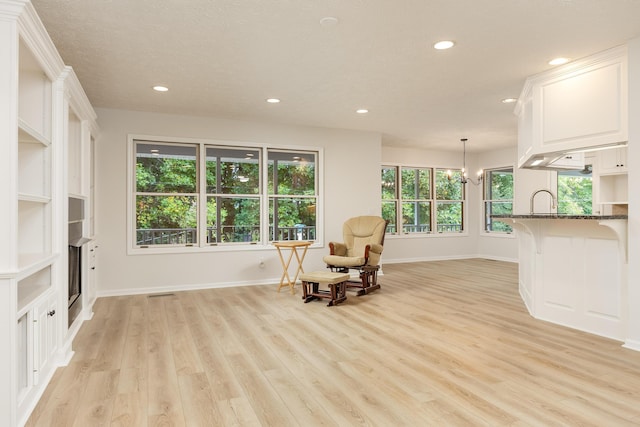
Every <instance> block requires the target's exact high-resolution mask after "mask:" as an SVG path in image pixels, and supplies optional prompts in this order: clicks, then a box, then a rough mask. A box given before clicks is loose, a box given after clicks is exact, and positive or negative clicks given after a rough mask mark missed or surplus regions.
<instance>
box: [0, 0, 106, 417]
mask: <svg viewBox="0 0 640 427" xmlns="http://www.w3.org/2000/svg"><path fill="white" fill-rule="evenodd" d="M0 93H2V97H0V152H1V153H2V155H0V200H1V204H2V209H0V341H1V342H2V343H3V345H2V346H0V425H2V426H15V425H22V424H24V422H25V421H26V420H27V418H28V416H29V414H30V412H31V411H32V409H33V408H34V406H35V404H36V403H37V401H38V399H39V397H40V396H41V394H42V392H43V391H44V388H45V387H46V385H47V383H48V382H49V380H50V379H51V377H52V375H53V373H54V371H55V368H56V367H57V366H60V365H61V364H63V363H65V362H66V361H68V358H69V357H70V356H71V354H72V352H71V340H72V338H73V337H72V336H71V334H70V329H69V327H68V324H67V296H68V295H67V281H68V265H67V196H68V194H69V191H70V189H71V188H73V191H74V192H77V194H78V195H79V196H81V197H84V198H87V199H88V198H89V197H90V194H89V190H88V189H89V181H88V172H87V170H88V168H89V167H90V166H87V165H85V162H84V158H83V157H82V156H83V155H85V156H86V154H84V153H88V152H89V151H88V148H87V147H89V142H90V140H91V134H92V133H93V134H94V135H95V133H96V127H95V113H94V112H93V109H92V108H91V106H90V105H89V103H88V100H87V98H86V95H85V94H84V92H83V91H82V88H81V87H80V85H79V82H78V81H77V78H76V77H75V74H74V73H73V70H72V69H71V68H70V67H66V66H65V65H64V63H63V61H62V59H61V58H60V56H59V55H58V52H57V51H56V49H55V47H54V45H53V43H52V42H51V40H50V38H49V36H48V35H47V33H46V30H45V29H44V27H43V25H42V23H41V21H40V19H39V18H38V16H37V14H36V12H35V9H34V8H33V6H32V4H31V3H30V2H28V1H26V0H25V1H23V0H12V1H6V0H0ZM70 148H71V149H72V150H75V151H74V152H77V153H78V157H77V163H76V164H75V165H70V164H69V159H68V158H67V150H69V149H70ZM86 163H87V164H88V163H89V162H86ZM68 177H71V178H72V179H73V184H72V183H71V181H70V180H69V178H68ZM87 306H88V305H87ZM89 309H90V308H89Z"/></svg>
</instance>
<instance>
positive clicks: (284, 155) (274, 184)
mask: <svg viewBox="0 0 640 427" xmlns="http://www.w3.org/2000/svg"><path fill="white" fill-rule="evenodd" d="M315 173H316V153H313V152H308V151H305V152H294V151H269V181H268V183H269V194H289V195H298V196H312V195H315V194H316V176H315Z"/></svg>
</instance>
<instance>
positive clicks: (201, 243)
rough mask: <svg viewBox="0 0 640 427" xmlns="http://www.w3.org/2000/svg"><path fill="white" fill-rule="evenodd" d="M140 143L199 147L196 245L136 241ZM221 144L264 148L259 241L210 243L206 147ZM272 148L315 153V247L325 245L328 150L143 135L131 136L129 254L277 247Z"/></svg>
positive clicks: (262, 150)
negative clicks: (270, 173)
mask: <svg viewBox="0 0 640 427" xmlns="http://www.w3.org/2000/svg"><path fill="white" fill-rule="evenodd" d="M136 143H149V144H163V143H164V144H169V145H177V144H185V145H192V146H193V145H195V146H197V160H196V167H197V182H196V186H197V190H198V196H197V197H198V198H199V203H198V206H197V225H196V228H197V231H196V232H197V235H198V242H197V243H194V244H188V245H185V244H171V245H149V246H146V247H145V245H137V244H136V220H137V218H136V203H135V201H136V195H137V188H136V184H137V179H136V163H137V153H136ZM212 146H213V147H221V148H231V149H243V148H246V149H251V150H259V151H260V177H259V178H260V184H259V192H258V194H255V195H251V196H252V197H254V196H255V197H258V198H259V200H260V202H259V203H260V239H259V241H257V242H228V243H220V242H218V243H213V244H209V243H208V242H206V237H205V236H206V232H207V230H206V225H207V219H206V218H207V216H206V215H207V204H206V202H205V203H202V202H201V201H202V200H205V201H206V200H207V198H208V197H209V196H212V194H208V193H207V183H206V149H207V147H209V148H210V147H212ZM269 150H278V151H295V152H310V153H313V154H314V155H315V161H316V163H315V198H316V224H315V227H316V232H315V239H314V240H313V243H312V245H311V247H323V246H324V241H323V236H324V217H323V212H324V209H323V204H324V177H323V174H324V149H323V148H322V147H316V146H304V145H286V144H264V143H255V142H245V141H229V140H216V139H200V138H182V137H165V136H150V135H140V134H128V135H127V173H126V176H127V191H126V197H127V220H126V221H127V254H128V255H138V254H167V253H200V252H217V251H247V250H264V249H266V248H270V247H273V245H272V241H271V240H270V238H269V228H270V224H269V214H270V213H269V194H268V179H267V173H268V152H269ZM227 196H231V197H235V196H242V195H241V194H227Z"/></svg>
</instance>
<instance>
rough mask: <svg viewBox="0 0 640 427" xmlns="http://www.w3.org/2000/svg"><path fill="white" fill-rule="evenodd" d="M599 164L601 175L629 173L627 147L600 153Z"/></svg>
mask: <svg viewBox="0 0 640 427" xmlns="http://www.w3.org/2000/svg"><path fill="white" fill-rule="evenodd" d="M598 164H599V166H600V167H599V171H598V172H599V174H601V175H606V174H619V173H624V172H627V147H620V148H612V149H609V150H602V151H600V152H598Z"/></svg>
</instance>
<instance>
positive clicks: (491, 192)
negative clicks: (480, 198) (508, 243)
mask: <svg viewBox="0 0 640 427" xmlns="http://www.w3.org/2000/svg"><path fill="white" fill-rule="evenodd" d="M512 212H513V168H511V167H509V168H500V169H489V170H486V171H485V172H484V231H486V232H487V233H511V232H512V228H511V226H510V225H509V224H507V223H506V222H503V221H500V220H494V219H493V218H491V215H509V214H511V213H512Z"/></svg>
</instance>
